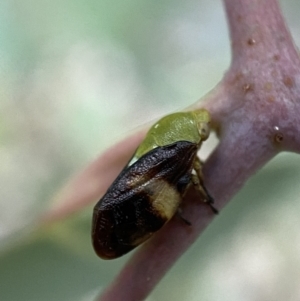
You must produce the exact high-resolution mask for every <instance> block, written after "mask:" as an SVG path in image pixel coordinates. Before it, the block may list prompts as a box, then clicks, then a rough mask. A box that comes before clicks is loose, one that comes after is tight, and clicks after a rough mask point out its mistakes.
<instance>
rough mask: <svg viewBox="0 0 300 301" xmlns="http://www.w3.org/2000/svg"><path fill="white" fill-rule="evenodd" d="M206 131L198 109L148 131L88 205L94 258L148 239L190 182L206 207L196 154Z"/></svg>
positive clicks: (169, 215)
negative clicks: (91, 208)
mask: <svg viewBox="0 0 300 301" xmlns="http://www.w3.org/2000/svg"><path fill="white" fill-rule="evenodd" d="M209 132H210V114H209V113H208V111H206V110H204V109H199V110H196V111H192V112H178V113H174V114H171V115H168V116H165V117H163V118H162V119H160V120H159V121H158V122H156V123H155V124H154V125H153V126H152V127H151V128H150V130H149V132H148V133H147V135H146V137H145V139H144V140H143V141H142V143H141V144H140V146H139V147H138V148H137V150H136V152H135V153H134V155H133V157H132V159H131V160H130V161H129V163H128V164H127V165H126V166H125V168H124V169H123V171H122V172H121V173H120V174H119V176H118V177H117V178H116V180H115V181H114V182H113V183H112V185H111V186H110V188H109V189H108V190H107V192H106V194H105V195H104V196H103V197H102V199H100V201H99V202H98V203H97V204H96V206H95V207H94V213H93V222H92V242H93V246H94V250H95V252H96V253H97V255H98V256H99V257H101V258H103V259H114V258H117V257H120V256H122V255H124V254H126V253H128V252H129V251H131V250H132V249H134V248H135V247H137V246H138V245H140V244H141V243H143V242H144V241H146V240H147V239H149V238H150V237H151V236H152V235H153V234H154V233H155V232H156V231H158V230H159V229H160V228H162V227H163V225H164V224H165V223H167V222H168V221H169V220H170V219H171V218H172V217H173V216H174V215H175V213H176V212H177V211H178V208H179V206H180V203H181V200H182V198H183V196H184V194H185V192H186V190H187V188H188V186H190V185H191V184H193V185H195V186H196V188H198V190H199V191H200V192H201V194H202V195H203V197H204V199H205V201H206V202H207V203H208V204H209V205H210V206H211V207H212V205H211V204H212V202H213V200H212V198H211V197H210V195H209V194H208V192H207V190H206V188H205V186H204V184H203V180H202V173H201V162H200V160H199V158H198V156H197V151H198V150H199V148H200V146H201V143H202V141H205V140H206V139H207V138H208V136H209ZM212 209H213V210H215V209H214V207H212Z"/></svg>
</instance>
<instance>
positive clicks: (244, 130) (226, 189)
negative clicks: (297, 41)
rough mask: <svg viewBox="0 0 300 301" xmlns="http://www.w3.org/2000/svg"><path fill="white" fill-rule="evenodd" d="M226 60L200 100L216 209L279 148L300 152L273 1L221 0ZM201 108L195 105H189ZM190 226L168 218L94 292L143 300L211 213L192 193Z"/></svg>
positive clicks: (289, 56)
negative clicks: (210, 144) (214, 141)
mask: <svg viewBox="0 0 300 301" xmlns="http://www.w3.org/2000/svg"><path fill="white" fill-rule="evenodd" d="M224 4H225V8H226V12H227V16H228V20H229V26H230V36H231V40H232V55H233V58H232V64H231V67H230V69H229V71H228V72H227V74H226V75H225V77H224V79H223V80H222V82H221V83H220V84H219V85H218V86H217V87H216V88H215V89H214V91H212V93H211V94H209V95H207V96H206V98H205V99H204V101H205V103H204V107H205V108H207V109H208V110H209V111H210V112H211V114H212V116H213V121H214V125H215V126H216V129H217V132H218V134H219V137H220V144H219V145H218V147H217V148H216V150H215V151H214V152H213V154H212V155H211V157H210V158H209V159H208V161H207V162H206V164H205V166H204V177H205V183H206V185H207V187H208V189H209V191H210V193H211V194H212V195H213V196H214V198H215V200H216V206H217V207H218V208H222V207H223V206H224V205H225V204H226V203H227V202H228V201H229V200H230V198H231V197H232V196H233V195H234V194H235V193H236V192H237V191H238V190H239V189H240V188H241V187H242V186H243V184H244V183H245V181H247V179H248V178H249V177H250V176H251V175H252V174H253V173H254V172H255V171H257V170H258V169H259V168H260V167H261V166H262V165H264V164H265V163H266V162H267V161H269V160H270V159H271V158H272V157H273V156H274V155H276V154H277V153H278V152H279V151H281V150H290V151H296V152H300V138H299V135H298V133H299V129H300V117H299V116H300V104H299V95H300V93H299V92H300V85H299V84H300V77H299V74H300V61H299V57H298V54H297V51H296V49H295V48H294V45H293V42H292V39H291V36H290V34H289V32H288V30H287V29H286V27H285V24H284V20H283V18H282V16H281V13H280V10H279V7H278V4H277V2H276V1H275V0H252V1H250V0H249V1H240V0H224ZM199 106H203V103H202V104H200V103H197V104H195V105H194V106H193V107H194V108H196V107H199ZM183 212H184V216H185V217H186V218H187V219H188V220H189V221H191V223H192V227H185V226H184V225H183V224H182V223H181V221H180V220H178V219H177V218H174V219H173V220H172V221H171V222H170V223H169V224H168V225H167V226H165V227H164V228H163V229H162V230H161V231H160V232H159V233H157V234H156V235H155V236H154V237H153V239H151V240H150V241H149V242H148V243H146V244H144V245H143V246H142V247H141V248H140V249H139V250H138V251H137V252H136V253H135V254H134V255H133V257H132V258H131V260H130V261H129V262H128V263H127V264H126V265H125V267H124V269H123V270H122V272H121V273H120V274H119V276H118V277H117V279H116V280H115V281H114V282H113V283H112V284H111V286H110V287H109V288H108V289H107V290H106V291H105V292H104V294H103V295H102V296H101V297H100V299H99V300H101V301H118V300H130V301H137V300H143V299H144V298H145V297H146V296H147V295H148V294H149V292H150V291H151V290H152V289H153V287H154V286H155V285H156V284H157V283H158V282H159V280H160V279H161V278H162V277H163V275H164V274H165V273H166V271H167V270H168V269H169V268H170V267H171V266H172V264H174V262H175V261H176V260H177V259H178V258H179V257H180V256H181V255H182V253H183V252H184V251H185V250H186V249H187V248H188V247H189V246H190V245H191V244H192V243H193V242H194V241H195V239H196V238H197V237H198V236H199V234H200V233H201V232H202V231H203V230H204V229H205V227H206V226H207V224H208V223H209V222H211V221H212V219H213V218H214V215H213V214H212V213H211V211H210V210H209V208H207V206H205V205H203V204H201V202H199V199H197V196H195V195H193V194H192V192H191V193H190V194H189V195H188V196H187V198H186V200H185V201H184V205H183Z"/></svg>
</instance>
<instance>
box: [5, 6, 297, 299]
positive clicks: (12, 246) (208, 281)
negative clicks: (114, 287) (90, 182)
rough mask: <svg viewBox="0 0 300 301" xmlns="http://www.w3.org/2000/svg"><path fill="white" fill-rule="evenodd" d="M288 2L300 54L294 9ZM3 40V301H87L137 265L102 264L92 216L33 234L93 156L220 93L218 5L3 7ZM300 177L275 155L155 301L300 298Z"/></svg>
mask: <svg viewBox="0 0 300 301" xmlns="http://www.w3.org/2000/svg"><path fill="white" fill-rule="evenodd" d="M281 2H282V3H281V5H282V7H283V10H284V13H285V16H286V18H287V21H288V23H289V26H290V28H291V30H292V33H293V36H294V38H295V40H296V42H297V43H298V44H300V38H299V37H300V24H299V11H300V3H299V2H298V1H297V0H293V1H292V0H289V1H281ZM0 41H1V43H0V99H1V100H0V164H1V169H0V188H1V189H0V209H1V210H0V241H1V243H0V300H5V301H18V300H22V301H23V300H30V301H35V300H39V301H43V300H45V301H50V300H72V301H74V300H92V299H93V296H95V295H97V293H98V292H99V290H100V289H101V288H102V287H104V286H105V285H107V284H108V283H109V282H110V281H111V280H112V279H113V277H114V276H115V275H116V274H117V272H118V270H119V269H120V267H121V265H122V264H123V263H124V261H125V260H126V259H127V258H128V256H130V255H128V256H125V257H124V258H121V259H118V260H115V261H109V262H107V261H102V260H100V259H98V258H96V256H95V255H94V253H93V250H92V247H91V244H90V219H91V208H87V209H86V210H85V211H84V212H82V213H81V214H78V215H77V216H75V217H73V218H71V219H69V220H65V221H62V222H60V223H58V224H55V225H53V226H52V227H51V228H47V229H38V230H37V231H32V230H33V229H36V227H35V225H36V221H37V220H38V219H39V217H40V215H41V214H42V212H44V211H45V210H46V208H47V207H48V206H49V205H50V202H51V199H52V197H53V196H54V195H55V193H56V192H57V191H58V190H59V189H60V188H61V187H62V186H63V185H64V183H65V182H66V181H67V180H68V178H69V177H70V176H71V175H73V174H74V173H76V172H77V171H79V170H80V169H81V168H83V167H84V166H85V164H87V163H88V162H89V161H91V160H92V159H94V158H95V157H96V156H97V154H99V153H100V152H101V151H103V150H104V149H105V148H107V147H108V146H109V145H111V144H113V143H114V142H116V141H117V140H118V139H120V138H122V137H123V136H124V135H127V134H128V133H129V131H130V130H133V129H134V128H135V127H137V126H139V125H141V124H143V123H145V122H146V121H150V120H152V119H154V118H157V117H159V116H161V115H162V114H165V113H167V112H170V111H174V110H179V109H181V108H183V107H186V106H188V105H190V104H191V103H192V102H194V101H195V100H196V99H198V98H199V97H200V96H201V95H203V94H204V93H206V92H207V91H208V90H209V89H210V88H212V87H213V86H214V85H215V84H216V83H217V82H218V80H219V79H220V78H221V77H222V74H223V73H224V71H225V70H226V68H227V66H228V65H229V62H230V53H229V39H228V33H227V28H226V21H225V14H224V12H223V9H222V5H221V3H220V2H219V1H196V0H188V1H169V0H164V1H160V2H155V1H146V0H142V1H141V0H128V1H121V0H116V1H108V0H101V1H99V0H97V1H96V0H85V1H83V0H81V1H70V0H64V1H58V0H54V1H46V0H42V1H41V0H29V1H21V0H18V1H9V0H6V1H2V2H1V3H0ZM299 176H300V160H299V158H298V157H297V156H296V155H290V154H282V155H280V156H279V157H277V158H275V160H274V161H273V162H271V163H270V164H268V166H266V167H265V168H264V169H262V170H261V171H260V173H259V174H258V175H256V176H255V177H253V179H252V180H251V181H250V182H249V184H248V185H247V186H246V187H245V188H244V189H243V190H242V191H241V193H240V194H239V195H238V196H237V197H236V198H235V200H234V201H233V203H232V204H231V205H230V206H228V208H226V209H225V210H223V211H222V213H221V214H220V216H219V217H218V218H217V219H216V222H215V223H214V224H213V225H212V226H211V227H210V228H209V229H208V231H207V232H206V235H204V237H202V238H201V239H200V240H199V241H198V242H197V243H196V244H195V246H194V247H193V248H192V249H191V250H189V251H188V252H187V254H186V255H185V256H183V258H182V260H181V261H180V262H179V264H178V265H177V266H176V267H175V268H173V269H172V271H171V272H170V273H169V274H168V275H167V276H166V278H165V279H164V280H163V281H162V283H161V284H160V285H159V286H158V288H157V289H156V290H155V291H154V293H153V294H152V296H151V300H199V299H201V300H220V299H222V300H230V301H234V300H237V301H239V300H285V299H286V296H291V298H290V300H298V299H299V298H300V290H299V280H300V273H299V271H300V255H299V254H300V252H299V251H300V237H299V231H297V229H299V227H300V218H299V217H298V216H299V215H298V211H299V209H300V205H299V202H298V198H299V197H298V196H299V193H300V187H299V185H298V182H299V178H300V177H299ZM278 287H282V294H281V295H280V294H278ZM274 292H276V294H275V295H274V294H273V293H274Z"/></svg>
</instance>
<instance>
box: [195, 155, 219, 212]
mask: <svg viewBox="0 0 300 301" xmlns="http://www.w3.org/2000/svg"><path fill="white" fill-rule="evenodd" d="M202 165H203V164H202V162H201V161H200V159H199V158H198V157H196V159H195V161H194V166H193V168H194V170H195V172H196V174H195V175H194V174H192V179H191V180H192V183H193V184H194V185H195V187H196V188H197V190H198V191H199V192H200V193H201V194H202V196H203V197H204V198H205V202H207V204H208V205H209V206H210V208H211V209H212V211H213V212H214V213H215V214H218V213H219V211H218V209H217V208H215V207H214V206H213V205H212V204H213V203H214V199H213V197H212V196H211V195H210V194H209V192H208V191H207V189H206V187H205V185H204V182H203V174H202Z"/></svg>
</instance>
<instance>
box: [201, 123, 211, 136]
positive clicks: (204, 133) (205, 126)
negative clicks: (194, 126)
mask: <svg viewBox="0 0 300 301" xmlns="http://www.w3.org/2000/svg"><path fill="white" fill-rule="evenodd" d="M209 132H210V127H209V125H208V124H207V123H204V122H201V123H200V124H199V134H200V137H201V139H202V140H206V139H207V138H208V136H209Z"/></svg>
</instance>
